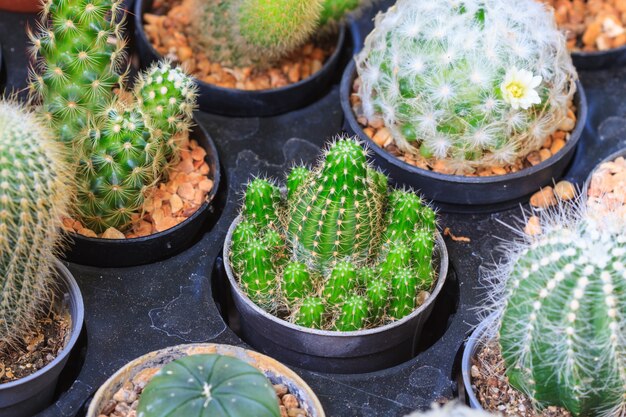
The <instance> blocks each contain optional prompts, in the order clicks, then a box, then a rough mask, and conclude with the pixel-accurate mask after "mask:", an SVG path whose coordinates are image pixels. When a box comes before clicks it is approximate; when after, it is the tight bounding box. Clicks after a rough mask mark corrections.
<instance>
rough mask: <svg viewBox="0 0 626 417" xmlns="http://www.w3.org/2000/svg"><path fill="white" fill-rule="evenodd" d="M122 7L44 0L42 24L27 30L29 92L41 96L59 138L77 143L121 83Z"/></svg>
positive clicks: (115, 2)
mask: <svg viewBox="0 0 626 417" xmlns="http://www.w3.org/2000/svg"><path fill="white" fill-rule="evenodd" d="M121 12H122V1H121V0H91V1H87V0H47V1H46V3H45V7H44V13H43V15H42V19H41V22H42V23H41V27H42V29H41V30H40V31H39V33H37V34H35V33H29V36H30V38H31V42H32V53H33V55H34V56H36V57H37V66H36V67H37V69H38V71H31V74H30V78H31V83H30V88H31V93H32V94H33V95H34V96H36V97H37V98H43V111H44V112H45V114H46V116H47V118H48V120H49V121H50V122H51V125H52V126H53V128H54V129H55V130H56V132H57V137H58V138H59V140H61V141H63V142H64V143H67V144H69V145H73V147H74V148H75V149H79V148H80V142H81V140H82V138H84V137H85V135H86V132H87V129H88V126H89V121H90V119H91V118H93V117H96V116H97V114H98V113H99V112H100V111H101V110H102V108H104V107H107V106H109V104H110V102H111V100H112V97H113V92H112V91H113V87H114V86H115V85H117V84H119V83H122V84H123V81H124V77H123V73H124V71H120V69H121V68H122V62H123V60H124V53H123V50H124V46H125V42H124V40H123V38H122V37H121V35H120V32H121V28H122V24H123V19H122V13H121ZM49 22H53V24H49Z"/></svg>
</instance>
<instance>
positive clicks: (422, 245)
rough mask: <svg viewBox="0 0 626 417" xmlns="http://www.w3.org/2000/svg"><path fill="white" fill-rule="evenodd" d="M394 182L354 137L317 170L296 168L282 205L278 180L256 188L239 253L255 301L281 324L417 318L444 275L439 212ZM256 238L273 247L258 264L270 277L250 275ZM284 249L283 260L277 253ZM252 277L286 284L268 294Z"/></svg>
mask: <svg viewBox="0 0 626 417" xmlns="http://www.w3.org/2000/svg"><path fill="white" fill-rule="evenodd" d="M387 183H388V179H387V177H386V176H385V175H384V174H382V173H380V172H378V171H376V170H375V169H374V168H372V167H371V166H369V164H368V163H367V159H366V152H365V151H364V150H363V148H362V147H361V146H360V144H359V143H358V142H356V141H354V140H352V139H344V138H341V139H338V140H337V141H336V142H334V143H333V144H331V145H330V146H329V147H328V149H327V151H326V152H325V154H324V158H323V160H322V161H320V163H319V164H318V166H316V167H314V168H313V169H311V170H308V169H306V168H301V167H298V168H294V169H292V171H291V173H290V175H289V176H288V177H287V194H288V195H287V196H286V197H283V199H282V200H281V198H280V193H279V191H278V188H276V187H275V186H273V185H272V184H271V183H269V182H268V181H266V180H254V181H252V182H251V183H250V184H249V186H248V189H247V191H246V197H245V206H244V208H243V209H242V212H241V217H242V220H241V222H240V223H239V224H238V225H237V226H236V227H235V229H234V231H233V234H232V244H231V247H230V249H231V250H230V254H229V256H230V262H231V265H232V266H233V269H234V271H235V273H236V275H237V277H238V279H239V282H240V284H241V286H242V287H243V288H244V290H245V291H246V292H247V293H248V295H249V297H250V298H251V299H252V300H253V301H255V302H257V304H259V305H261V306H262V307H263V308H266V309H268V311H269V312H271V313H272V314H276V315H277V316H278V317H280V318H284V319H289V320H291V321H292V322H294V323H296V324H299V325H302V326H308V327H315V328H321V329H325V330H337V329H343V330H346V331H348V330H356V329H359V328H368V327H372V326H378V325H384V324H387V323H389V322H391V321H392V320H393V319H394V318H401V317H403V316H404V315H407V314H410V313H411V312H412V311H413V310H414V309H415V304H416V295H417V293H418V291H420V290H424V291H428V290H430V289H431V287H432V284H433V281H434V280H435V279H436V278H437V274H436V273H435V272H434V271H433V270H432V268H433V264H434V263H433V262H432V257H433V254H434V242H435V238H434V236H435V233H436V220H435V213H434V211H432V210H431V209H430V208H429V207H428V206H426V205H424V203H423V202H422V200H421V199H420V198H419V197H418V196H417V195H415V194H413V193H411V192H409V191H402V192H395V191H394V192H390V190H389V189H388V184H387ZM259 190H261V191H259ZM388 200H389V202H388ZM285 205H286V206H287V208H286V209H284V208H283V207H284V206H285ZM386 208H387V210H388V212H387V213H385V212H384V211H385V209H386ZM258 219H261V222H260V223H261V224H259V225H258V227H257V226H256V224H257V223H258ZM283 236H284V237H285V240H286V244H285V245H283V240H282V237H283ZM388 236H389V237H388ZM250 241H257V242H261V243H262V244H263V245H264V246H263V247H257V250H264V251H265V252H267V254H265V253H263V256H262V257H261V258H262V259H266V258H267V255H269V256H270V258H271V262H268V263H264V264H263V265H261V264H259V263H258V262H259V259H255V260H256V261H257V264H255V265H252V270H253V272H254V273H255V274H261V273H262V274H266V275H264V277H266V278H267V279H260V280H258V279H257V278H256V276H254V275H251V274H250V271H245V264H246V259H248V263H249V264H251V261H250V258H251V257H250V256H249V255H246V251H249V248H250ZM272 242H274V243H272ZM257 246H258V245H257ZM274 247H278V248H279V252H280V256H278V257H276V256H275V255H273V248H274ZM416 255H417V256H416ZM256 256H258V254H256ZM286 260H289V261H291V262H289V263H285V261H286ZM398 271H400V272H402V271H409V272H406V273H405V275H406V274H408V277H405V278H404V280H402V279H400V280H398V279H397V275H398V273H399V272H398ZM246 273H247V274H248V276H247V277H246V276H245V274H246ZM250 276H252V277H253V279H252V280H253V281H254V282H255V283H256V282H257V281H259V282H269V281H268V279H269V277H271V279H273V278H274V277H277V282H272V283H271V290H270V291H269V292H268V291H264V295H263V296H262V297H261V296H260V294H259V293H258V289H255V288H251V287H250ZM400 276H401V277H402V276H403V275H402V274H400ZM392 284H393V292H392ZM274 289H276V290H277V291H276V294H274V291H273V290H274ZM311 297H313V298H311ZM355 297H356V298H355ZM394 297H395V298H394ZM349 299H353V300H352V302H351V303H349V305H346V303H347V301H348V300H349ZM357 300H361V301H364V302H365V303H366V307H365V308H364V309H363V308H361V307H360V305H361V302H360V301H359V302H357ZM367 303H369V305H367ZM357 307H358V308H357ZM349 309H351V310H350V311H348V310H349ZM391 309H394V311H393V312H392V311H391ZM363 311H365V313H364V317H363V318H362V319H361V314H360V312H363ZM357 312H358V313H359V314H357ZM352 316H354V319H352V318H351V317H352ZM337 323H339V324H337Z"/></svg>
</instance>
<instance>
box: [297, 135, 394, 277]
mask: <svg viewBox="0 0 626 417" xmlns="http://www.w3.org/2000/svg"><path fill="white" fill-rule="evenodd" d="M367 173H368V165H367V159H366V153H365V151H364V150H363V148H361V146H359V144H358V143H356V142H354V141H351V140H339V141H337V142H335V143H334V144H333V146H331V147H330V148H329V149H328V151H327V152H326V155H325V161H324V163H323V164H322V166H321V168H320V169H319V170H318V171H317V172H315V173H314V175H313V176H312V178H311V180H310V181H308V182H307V183H306V187H301V188H300V190H299V196H298V198H297V199H296V200H295V201H294V202H293V203H292V204H291V206H290V207H289V217H290V221H289V229H288V231H289V235H290V237H291V241H292V242H293V245H294V251H295V255H296V258H297V259H299V260H301V261H303V262H305V263H308V264H312V265H313V266H314V268H315V269H316V270H318V271H320V272H323V271H324V270H325V269H327V268H328V267H332V265H333V264H334V263H335V262H336V261H337V260H339V259H343V258H345V257H346V256H350V259H351V261H352V262H354V264H355V265H356V266H361V265H363V264H364V263H365V262H367V260H368V259H369V258H370V257H371V256H372V251H373V249H376V248H377V243H378V241H379V240H380V237H379V235H380V233H379V230H380V229H381V227H382V221H383V213H382V210H383V205H384V202H385V196H384V195H381V194H380V193H379V188H377V187H376V186H375V184H374V182H373V181H372V180H371V179H370V178H369V177H368V176H367Z"/></svg>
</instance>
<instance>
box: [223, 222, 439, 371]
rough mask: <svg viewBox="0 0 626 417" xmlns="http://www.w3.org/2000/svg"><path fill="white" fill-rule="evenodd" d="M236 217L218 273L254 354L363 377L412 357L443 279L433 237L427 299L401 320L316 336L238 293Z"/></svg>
mask: <svg viewBox="0 0 626 417" xmlns="http://www.w3.org/2000/svg"><path fill="white" fill-rule="evenodd" d="M240 221H241V217H237V218H236V219H235V221H233V223H232V224H231V226H230V228H229V230H228V234H227V235H226V241H225V243H224V253H223V256H224V269H225V271H226V275H227V277H228V282H229V284H230V289H231V292H232V296H233V300H234V303H235V306H236V308H237V310H238V311H239V313H240V314H241V329H242V333H243V336H244V337H243V339H244V340H245V341H246V342H247V343H249V344H250V345H251V346H253V347H254V348H255V349H257V350H259V351H261V352H263V353H266V354H268V355H270V356H272V357H275V358H277V359H279V360H280V361H281V362H285V363H287V364H290V365H294V366H298V367H300V368H304V369H310V370H313V371H318V372H331V373H343V374H346V373H356V374H358V373H365V372H373V371H378V370H381V369H386V368H389V367H392V366H395V365H398V364H400V363H402V362H406V361H408V360H409V359H411V358H412V357H413V356H414V355H415V350H416V346H417V344H418V343H419V339H420V336H421V333H422V328H423V326H424V323H425V322H426V320H427V319H428V317H429V315H430V313H431V312H432V309H433V307H434V305H435V300H436V298H437V296H438V295H439V293H440V291H441V289H442V288H443V285H444V283H445V281H446V277H447V274H448V251H447V248H446V245H445V243H444V241H443V238H442V237H441V235H440V234H439V233H437V241H436V242H437V243H436V245H435V246H436V260H437V262H438V265H439V275H438V279H437V284H436V286H435V288H434V290H433V291H432V294H431V295H430V297H429V298H428V299H427V300H426V302H425V303H424V304H422V305H421V306H420V307H419V308H417V309H416V310H415V311H414V312H412V313H411V314H409V315H408V316H406V317H404V318H402V319H401V320H398V321H395V322H393V323H390V324H387V325H385V326H381V327H377V328H374V329H368V330H359V331H354V332H339V331H328V330H317V329H311V328H307V327H302V326H298V325H295V324H292V323H289V322H287V321H285V320H281V319H279V318H277V317H275V316H273V315H271V314H269V313H268V312H266V311H265V310H263V309H262V308H260V307H258V306H257V305H256V304H254V303H253V302H252V301H251V300H250V299H249V298H248V296H247V295H246V294H245V293H244V292H243V291H242V290H241V289H240V287H239V284H238V283H237V279H236V277H235V274H234V272H233V270H232V268H231V266H230V262H229V261H228V259H229V253H230V246H231V240H232V234H233V231H234V230H235V227H236V226H237V224H238V223H239V222H240Z"/></svg>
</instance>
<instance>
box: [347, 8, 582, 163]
mask: <svg viewBox="0 0 626 417" xmlns="http://www.w3.org/2000/svg"><path fill="white" fill-rule="evenodd" d="M357 71H358V74H359V76H360V80H361V87H360V90H359V95H360V97H361V100H362V104H363V110H364V112H365V116H366V117H367V118H368V119H370V120H375V119H382V120H383V121H384V122H385V125H386V127H387V128H389V129H390V130H391V133H392V135H393V138H394V140H395V143H396V145H397V146H398V147H399V148H400V149H401V150H402V151H403V152H405V153H407V154H409V155H411V156H412V157H413V158H416V159H418V160H420V161H424V162H426V163H427V164H429V166H433V165H434V163H435V161H436V160H443V159H445V160H446V161H447V162H449V165H450V167H451V168H452V169H454V170H455V171H456V172H461V173H471V172H474V171H475V170H476V169H478V168H480V167H491V166H502V165H503V164H511V163H513V162H515V160H516V159H518V158H520V157H526V156H527V155H528V154H529V153H530V152H532V151H535V150H537V149H539V148H540V147H541V145H542V143H543V142H544V141H545V139H546V138H547V137H548V136H549V135H550V134H552V133H553V132H554V131H555V130H556V129H557V126H558V125H559V124H560V123H561V121H563V120H564V119H565V117H566V113H567V110H568V107H567V106H568V102H569V101H570V100H571V99H572V97H573V95H574V92H575V85H574V83H573V82H574V81H575V80H576V78H577V75H576V71H575V69H574V67H573V65H572V61H571V57H570V54H569V53H568V52H567V47H566V42H565V38H564V36H563V35H562V34H561V33H560V31H559V30H558V29H557V27H556V24H555V21H554V18H553V16H552V14H551V13H550V12H548V11H547V10H546V9H545V7H544V6H543V5H542V4H540V3H539V4H538V3H537V2H535V1H533V0H524V1H517V2H515V1H499V0H467V1H463V2H449V1H438V2H429V1H412V0H401V1H398V2H397V3H396V5H395V6H394V7H391V8H390V9H389V10H388V11H387V12H386V13H385V14H382V15H379V16H378V17H377V19H376V29H375V30H374V31H373V32H372V33H371V34H370V36H369V37H368V39H367V41H366V44H365V48H364V49H363V51H362V52H361V53H360V54H359V55H358V57H357Z"/></svg>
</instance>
